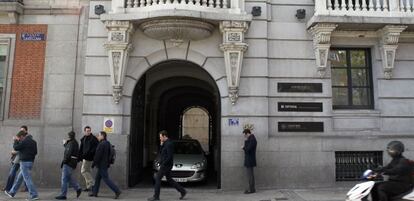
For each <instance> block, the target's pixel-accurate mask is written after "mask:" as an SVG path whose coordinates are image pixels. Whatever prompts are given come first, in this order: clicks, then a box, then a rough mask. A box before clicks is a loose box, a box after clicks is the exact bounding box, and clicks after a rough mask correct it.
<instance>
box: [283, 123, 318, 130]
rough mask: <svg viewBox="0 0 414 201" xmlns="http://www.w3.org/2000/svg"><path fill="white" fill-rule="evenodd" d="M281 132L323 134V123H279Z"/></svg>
mask: <svg viewBox="0 0 414 201" xmlns="http://www.w3.org/2000/svg"><path fill="white" fill-rule="evenodd" d="M278 127H279V132H323V131H324V128H323V122H278Z"/></svg>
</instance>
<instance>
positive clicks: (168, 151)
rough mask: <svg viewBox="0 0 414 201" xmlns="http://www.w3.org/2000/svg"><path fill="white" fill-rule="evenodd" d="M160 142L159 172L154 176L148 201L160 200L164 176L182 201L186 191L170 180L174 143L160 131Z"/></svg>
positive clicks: (165, 132) (166, 134)
mask: <svg viewBox="0 0 414 201" xmlns="http://www.w3.org/2000/svg"><path fill="white" fill-rule="evenodd" d="M159 135H160V142H161V150H160V161H159V163H160V170H159V171H158V172H157V174H156V175H155V178H154V179H155V186H154V196H153V197H151V198H148V201H156V200H160V190H161V179H162V178H163V177H164V176H165V178H166V179H167V182H168V183H169V184H170V185H171V186H173V187H174V188H175V189H177V191H178V192H179V193H180V194H181V197H180V200H182V199H184V197H185V196H186V195H187V191H186V190H185V189H184V188H183V187H182V186H181V185H180V184H178V183H177V182H176V181H174V180H173V179H172V176H171V170H172V168H173V164H174V143H173V142H172V141H171V140H170V139H169V136H168V133H167V131H161V132H160V133H159Z"/></svg>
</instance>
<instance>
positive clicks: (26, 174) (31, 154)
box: [5, 131, 39, 200]
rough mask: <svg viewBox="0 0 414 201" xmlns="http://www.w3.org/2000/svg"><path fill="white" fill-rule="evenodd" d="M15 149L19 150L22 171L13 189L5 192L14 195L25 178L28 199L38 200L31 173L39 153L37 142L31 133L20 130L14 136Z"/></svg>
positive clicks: (10, 195)
mask: <svg viewBox="0 0 414 201" xmlns="http://www.w3.org/2000/svg"><path fill="white" fill-rule="evenodd" d="M13 149H14V150H16V151H18V152H19V157H20V172H19V175H18V176H17V180H16V182H15V183H14V185H13V187H12V188H11V190H10V191H5V193H6V194H7V195H8V196H9V197H14V196H15V195H16V193H17V191H18V190H19V187H20V185H21V184H22V182H23V180H24V183H25V184H26V186H27V188H28V190H29V194H30V197H29V199H28V200H38V199H39V197H38V193H37V191H36V187H35V185H34V183H33V181H32V175H31V170H32V167H33V162H34V160H35V157H36V155H37V143H36V141H34V140H33V138H32V136H31V135H28V134H27V133H26V132H25V131H20V132H19V133H18V134H17V135H16V137H14V145H13Z"/></svg>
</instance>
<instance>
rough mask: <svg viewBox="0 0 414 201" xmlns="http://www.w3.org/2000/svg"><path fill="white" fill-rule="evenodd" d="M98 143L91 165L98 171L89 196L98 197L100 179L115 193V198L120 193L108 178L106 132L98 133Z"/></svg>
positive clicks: (108, 144) (108, 160)
mask: <svg viewBox="0 0 414 201" xmlns="http://www.w3.org/2000/svg"><path fill="white" fill-rule="evenodd" d="M98 140H99V144H98V147H97V148H96V154H95V157H94V159H93V164H92V167H97V168H98V172H97V173H96V177H95V185H94V186H93V189H92V193H90V194H89V196H91V197H98V192H99V187H100V185H101V179H102V180H103V181H104V182H105V183H106V185H107V186H108V187H109V188H110V189H111V190H112V191H113V192H114V193H115V199H118V198H119V195H121V190H119V188H118V187H117V186H116V185H115V184H114V182H112V180H111V179H109V176H108V168H109V166H110V164H111V162H110V160H111V146H112V145H111V143H109V142H108V141H107V140H106V132H104V131H101V132H99V135H98Z"/></svg>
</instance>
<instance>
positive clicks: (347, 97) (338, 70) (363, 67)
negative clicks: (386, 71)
mask: <svg viewBox="0 0 414 201" xmlns="http://www.w3.org/2000/svg"><path fill="white" fill-rule="evenodd" d="M331 53H332V56H333V58H334V59H332V60H331V70H332V98H333V109H373V106H374V104H373V93H372V77H371V55H370V51H369V49H347V48H337V49H332V50H331Z"/></svg>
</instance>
